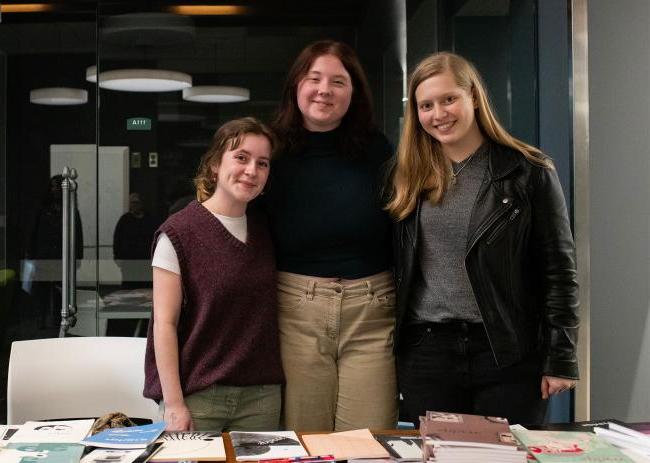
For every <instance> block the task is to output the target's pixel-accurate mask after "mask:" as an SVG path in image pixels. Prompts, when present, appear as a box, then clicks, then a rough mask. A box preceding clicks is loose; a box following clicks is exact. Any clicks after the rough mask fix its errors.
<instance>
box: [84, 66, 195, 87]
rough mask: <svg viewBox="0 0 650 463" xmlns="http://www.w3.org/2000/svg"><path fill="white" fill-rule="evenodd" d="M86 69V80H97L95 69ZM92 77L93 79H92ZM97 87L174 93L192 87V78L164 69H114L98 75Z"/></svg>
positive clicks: (182, 73)
mask: <svg viewBox="0 0 650 463" xmlns="http://www.w3.org/2000/svg"><path fill="white" fill-rule="evenodd" d="M92 68H93V66H90V67H89V68H88V69H86V80H88V81H89V82H94V80H93V78H94V79H95V80H96V79H97V68H96V67H95V69H94V74H93V72H92V71H93V69H92ZM93 76H94V77H93ZM99 86H100V87H101V88H105V89H108V90H119V91H122V92H175V91H178V90H183V89H185V88H189V87H191V86H192V76H190V75H189V74H186V73H184V72H178V71H168V70H165V69H115V70H112V71H104V72H100V73H99Z"/></svg>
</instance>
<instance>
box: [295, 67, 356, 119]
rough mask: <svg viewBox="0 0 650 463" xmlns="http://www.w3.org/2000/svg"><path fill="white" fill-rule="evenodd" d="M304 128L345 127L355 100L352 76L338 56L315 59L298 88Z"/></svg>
mask: <svg viewBox="0 0 650 463" xmlns="http://www.w3.org/2000/svg"><path fill="white" fill-rule="evenodd" d="M296 93H297V99H298V108H299V109H300V112H301V113H302V118H303V125H304V127H305V128H306V129H307V130H311V131H312V132H326V131H328V130H333V129H335V128H336V127H338V126H339V125H340V124H341V120H342V119H343V117H344V116H345V114H346V113H347V112H348V108H349V107H350V100H351V99H352V79H351V78H350V74H349V73H348V71H347V70H346V69H345V66H343V63H341V60H339V59H338V58H337V57H336V56H334V55H322V56H319V57H318V58H316V59H315V60H314V62H313V63H312V65H311V67H310V68H309V71H307V74H305V76H304V77H303V78H302V79H300V82H298V88H297V92H296Z"/></svg>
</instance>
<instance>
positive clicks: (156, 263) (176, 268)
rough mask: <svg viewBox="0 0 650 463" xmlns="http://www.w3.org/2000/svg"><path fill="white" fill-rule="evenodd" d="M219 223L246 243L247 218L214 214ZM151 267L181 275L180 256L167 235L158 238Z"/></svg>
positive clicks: (163, 234) (162, 234)
mask: <svg viewBox="0 0 650 463" xmlns="http://www.w3.org/2000/svg"><path fill="white" fill-rule="evenodd" d="M212 214H213V215H214V216H215V217H216V218H217V219H219V222H221V224H222V225H223V226H224V227H225V228H226V230H228V232H229V233H230V234H231V235H233V236H234V237H235V238H237V239H238V240H239V241H241V242H242V243H245V242H246V236H247V234H248V222H247V221H246V216H245V215H243V216H241V217H228V216H226V215H219V214H215V213H214V212H213V213H212ZM151 266H152V267H158V268H162V269H164V270H169V271H170V272H173V273H176V274H178V275H180V274H181V267H180V265H179V263H178V256H177V255H176V250H175V249H174V245H173V244H172V242H171V240H170V239H169V237H168V236H167V234H165V233H161V234H160V235H159V236H158V241H157V242H156V249H155V250H154V252H153V259H151Z"/></svg>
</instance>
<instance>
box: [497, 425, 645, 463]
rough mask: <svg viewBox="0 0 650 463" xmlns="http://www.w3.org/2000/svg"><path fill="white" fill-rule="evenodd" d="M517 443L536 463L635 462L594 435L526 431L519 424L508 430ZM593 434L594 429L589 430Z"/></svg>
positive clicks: (577, 432) (588, 433)
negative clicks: (524, 447)
mask: <svg viewBox="0 0 650 463" xmlns="http://www.w3.org/2000/svg"><path fill="white" fill-rule="evenodd" d="M510 429H511V430H512V433H513V434H514V436H515V437H516V438H517V440H518V441H519V442H521V443H522V444H523V445H525V446H526V448H527V449H528V451H529V452H530V454H531V455H532V456H533V457H534V458H535V460H537V461H539V462H540V463H553V462H567V463H568V462H599V463H635V462H640V461H644V460H637V459H636V458H630V457H629V456H627V455H625V454H624V453H623V452H621V451H620V450H619V449H617V448H616V447H614V446H613V445H611V444H610V443H608V442H607V441H605V440H603V439H600V438H599V437H598V436H597V435H596V434H595V433H594V432H579V431H548V430H546V431H542V430H528V429H526V428H524V427H523V426H520V425H514V426H511V428H510ZM593 429H594V431H595V432H596V433H597V432H598V431H597V429H599V428H598V427H594V428H593Z"/></svg>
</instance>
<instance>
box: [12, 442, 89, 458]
mask: <svg viewBox="0 0 650 463" xmlns="http://www.w3.org/2000/svg"><path fill="white" fill-rule="evenodd" d="M83 451H84V446H83V445H79V444H69V443H25V442H21V443H11V442H10V443H9V444H7V446H6V447H5V448H3V449H1V450H0V463H34V462H39V463H73V462H78V461H79V458H81V454H82V453H83Z"/></svg>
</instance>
